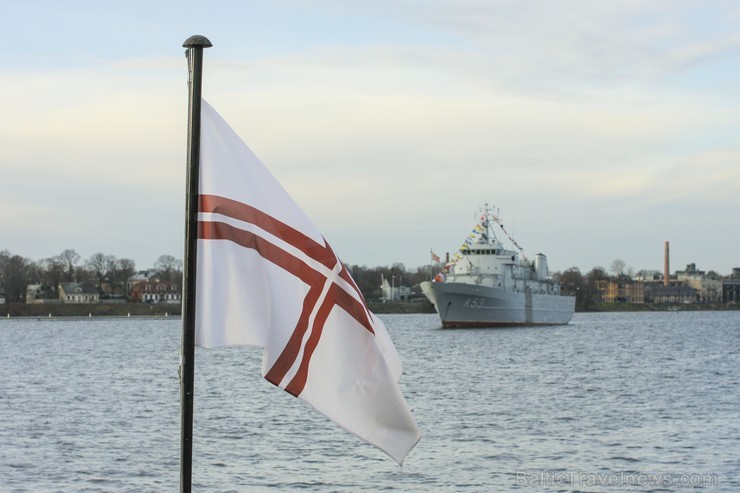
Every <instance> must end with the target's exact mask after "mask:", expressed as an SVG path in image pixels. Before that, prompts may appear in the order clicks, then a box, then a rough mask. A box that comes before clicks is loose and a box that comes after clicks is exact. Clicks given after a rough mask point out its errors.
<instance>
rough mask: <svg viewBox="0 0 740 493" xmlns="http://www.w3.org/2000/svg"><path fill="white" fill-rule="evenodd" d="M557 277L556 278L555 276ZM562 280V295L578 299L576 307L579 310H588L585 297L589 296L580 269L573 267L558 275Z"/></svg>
mask: <svg viewBox="0 0 740 493" xmlns="http://www.w3.org/2000/svg"><path fill="white" fill-rule="evenodd" d="M553 277H556V276H553ZM557 277H559V278H560V290H561V292H562V294H567V295H570V296H575V297H576V307H577V308H579V309H585V308H586V305H587V303H586V301H585V298H584V296H585V295H586V294H587V289H586V279H585V278H584V277H583V274H581V271H580V269H578V267H571V268H569V269H567V270H566V271H565V272H563V273H562V274H559V275H557Z"/></svg>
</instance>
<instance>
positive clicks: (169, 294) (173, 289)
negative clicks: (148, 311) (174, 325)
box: [129, 280, 182, 303]
mask: <svg viewBox="0 0 740 493" xmlns="http://www.w3.org/2000/svg"><path fill="white" fill-rule="evenodd" d="M129 297H130V299H131V301H133V302H139V303H180V302H181V300H182V294H181V292H180V286H179V285H178V284H177V283H175V282H169V281H158V280H155V281H141V282H137V283H135V284H134V286H133V287H132V289H131V292H130V293H129Z"/></svg>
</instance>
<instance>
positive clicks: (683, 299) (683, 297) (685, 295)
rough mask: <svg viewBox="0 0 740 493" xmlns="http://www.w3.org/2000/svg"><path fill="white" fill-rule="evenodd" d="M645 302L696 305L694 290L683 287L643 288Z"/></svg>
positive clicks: (653, 286) (689, 287)
mask: <svg viewBox="0 0 740 493" xmlns="http://www.w3.org/2000/svg"><path fill="white" fill-rule="evenodd" d="M645 301H646V302H648V303H656V304H688V303H696V289H694V288H692V287H691V286H685V285H684V286H682V285H679V286H661V285H648V286H646V287H645Z"/></svg>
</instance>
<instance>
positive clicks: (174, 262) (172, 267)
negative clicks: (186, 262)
mask: <svg viewBox="0 0 740 493" xmlns="http://www.w3.org/2000/svg"><path fill="white" fill-rule="evenodd" d="M154 270H156V271H157V273H159V276H160V277H161V279H162V280H163V281H174V282H177V281H179V280H180V278H182V260H178V259H176V258H175V257H173V256H172V255H161V256H160V257H159V258H158V259H157V261H156V262H155V263H154Z"/></svg>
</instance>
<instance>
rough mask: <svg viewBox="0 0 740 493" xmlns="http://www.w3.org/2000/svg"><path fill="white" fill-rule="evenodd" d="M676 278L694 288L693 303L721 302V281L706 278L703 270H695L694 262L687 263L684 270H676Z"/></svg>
mask: <svg viewBox="0 0 740 493" xmlns="http://www.w3.org/2000/svg"><path fill="white" fill-rule="evenodd" d="M676 280H677V281H678V282H679V283H680V284H685V285H687V286H689V287H692V288H694V289H695V290H696V299H695V300H694V302H695V303H721V302H722V282H721V281H719V280H717V279H708V278H707V275H706V273H705V272H704V271H703V270H697V268H696V264H695V263H691V264H688V265H687V266H686V270H677V271H676Z"/></svg>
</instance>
